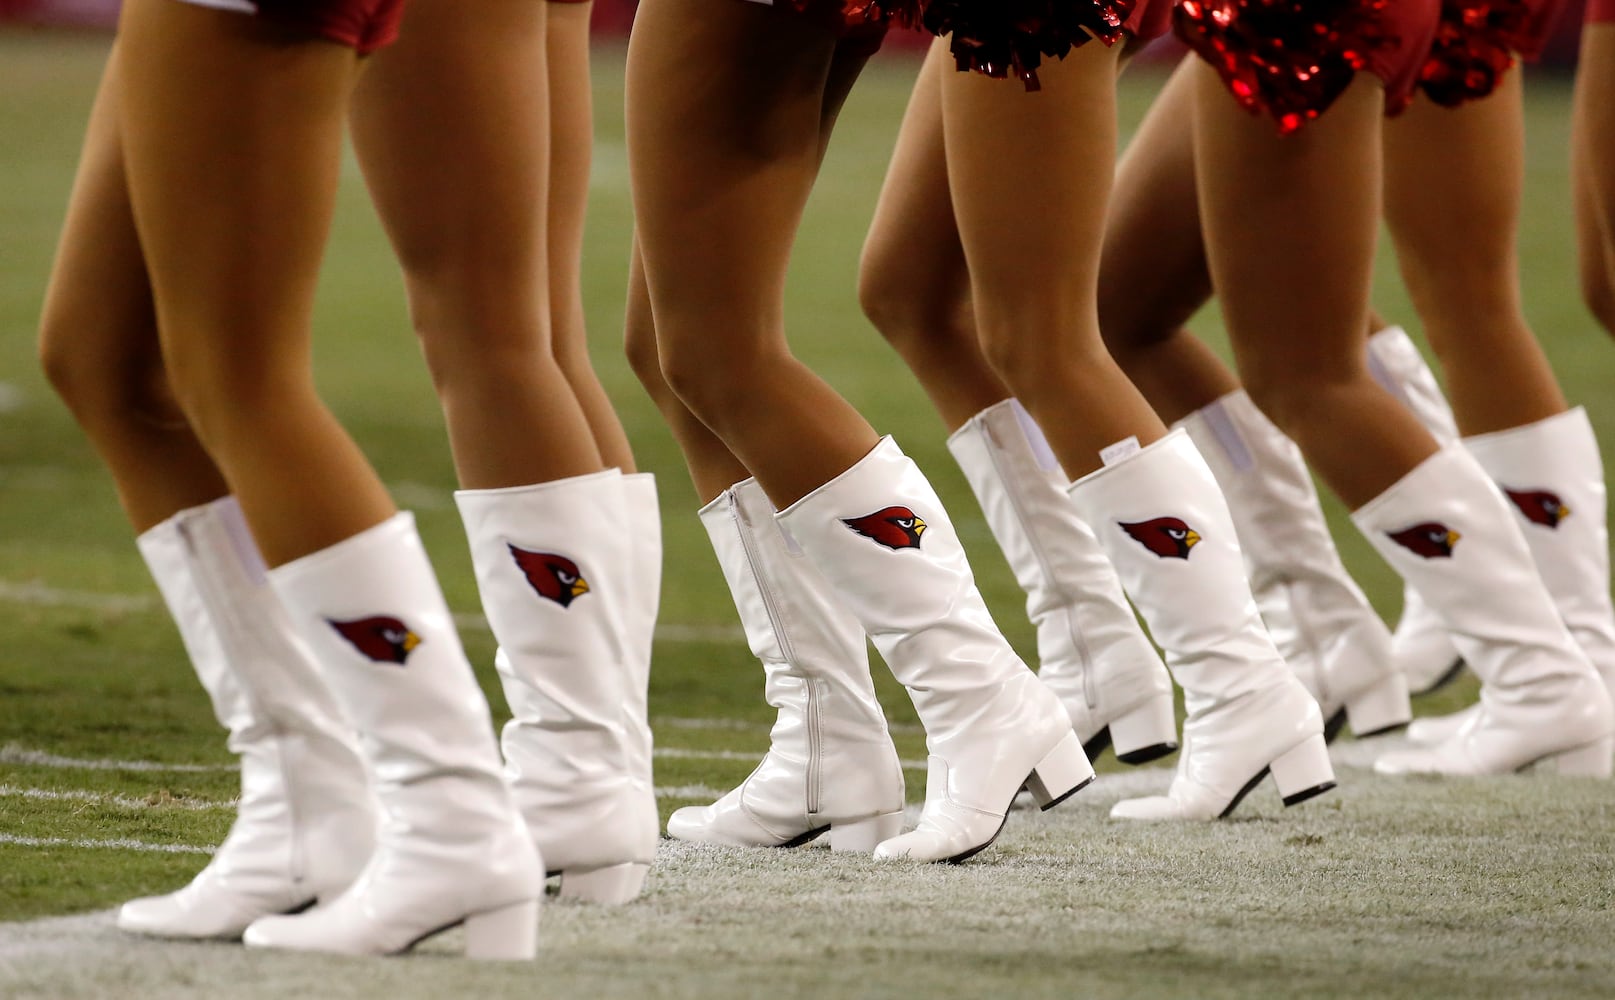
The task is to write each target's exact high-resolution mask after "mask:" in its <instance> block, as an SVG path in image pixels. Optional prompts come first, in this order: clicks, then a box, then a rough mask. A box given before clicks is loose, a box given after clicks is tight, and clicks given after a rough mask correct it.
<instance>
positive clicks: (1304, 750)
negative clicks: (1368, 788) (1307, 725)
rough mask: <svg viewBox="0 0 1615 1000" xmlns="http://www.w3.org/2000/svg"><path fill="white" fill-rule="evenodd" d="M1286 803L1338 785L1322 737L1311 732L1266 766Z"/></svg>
mask: <svg viewBox="0 0 1615 1000" xmlns="http://www.w3.org/2000/svg"><path fill="white" fill-rule="evenodd" d="M1267 768H1268V770H1269V771H1270V772H1271V773H1272V775H1273V783H1274V784H1276V785H1278V786H1279V795H1280V796H1281V797H1282V798H1283V799H1284V804H1285V805H1287V806H1293V805H1295V804H1296V803H1299V802H1305V801H1306V800H1307V799H1310V798H1312V797H1313V796H1314V795H1321V794H1323V793H1324V792H1327V791H1328V790H1329V789H1331V788H1333V787H1335V769H1334V767H1333V765H1331V764H1330V763H1329V748H1328V747H1327V746H1325V745H1324V742H1323V737H1322V736H1321V735H1320V736H1308V737H1307V738H1306V739H1305V740H1303V741H1302V742H1300V743H1298V744H1296V745H1295V746H1293V747H1291V748H1290V749H1288V750H1286V751H1284V753H1283V754H1281V755H1279V757H1278V759H1277V760H1275V761H1273V763H1271V764H1269V765H1268V766H1267Z"/></svg>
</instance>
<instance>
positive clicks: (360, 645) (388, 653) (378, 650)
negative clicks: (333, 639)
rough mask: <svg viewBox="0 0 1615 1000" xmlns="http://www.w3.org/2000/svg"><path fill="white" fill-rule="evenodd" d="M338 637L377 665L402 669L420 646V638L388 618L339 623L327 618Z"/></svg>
mask: <svg viewBox="0 0 1615 1000" xmlns="http://www.w3.org/2000/svg"><path fill="white" fill-rule="evenodd" d="M326 621H327V622H328V623H330V626H331V627H332V628H334V629H336V630H337V634H338V635H340V636H342V638H344V639H346V640H348V641H349V642H351V643H353V648H354V649H357V650H358V651H359V652H361V653H363V654H364V655H365V656H367V657H369V658H370V659H372V660H374V661H376V662H377V663H396V664H398V665H399V666H403V664H404V661H405V660H407V659H409V654H410V652H411V651H412V650H413V649H414V648H415V647H416V646H419V645H420V644H421V637H420V636H418V635H416V634H415V632H414V631H413V630H412V629H411V628H410V627H409V626H408V625H405V624H404V623H403V622H401V621H399V620H398V619H396V618H393V617H391V616H389V615H372V616H371V617H369V618H355V619H353V620H352V621H346V622H339V621H337V620H336V619H335V618H327V619H326Z"/></svg>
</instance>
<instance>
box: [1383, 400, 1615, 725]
mask: <svg viewBox="0 0 1615 1000" xmlns="http://www.w3.org/2000/svg"><path fill="white" fill-rule="evenodd" d="M1464 447H1466V448H1468V449H1469V453H1470V454H1471V455H1474V456H1475V460H1476V461H1478V462H1479V463H1480V465H1481V468H1483V469H1485V470H1486V474H1487V475H1488V476H1490V477H1491V478H1492V481H1493V482H1495V483H1497V484H1498V486H1500V487H1501V488H1502V490H1503V494H1504V495H1505V496H1506V497H1508V499H1509V505H1510V506H1511V507H1512V508H1513V509H1514V512H1515V514H1516V515H1517V517H1518V523H1519V525H1520V528H1521V530H1522V531H1523V532H1524V533H1525V540H1526V543H1527V544H1528V545H1529V546H1530V547H1531V558H1532V561H1533V562H1535V563H1536V568H1537V573H1538V574H1540V575H1541V577H1542V582H1543V584H1544V585H1546V586H1547V588H1548V596H1549V597H1551V598H1553V604H1554V607H1556V608H1558V610H1559V617H1560V618H1562V619H1563V620H1564V623H1565V626H1566V627H1567V628H1569V629H1570V635H1571V637H1572V638H1574V639H1575V640H1576V644H1577V645H1578V646H1580V647H1581V651H1582V652H1584V653H1586V654H1587V658H1588V659H1590V660H1591V661H1592V663H1593V667H1594V668H1595V669H1597V671H1598V674H1599V676H1600V677H1602V678H1603V680H1604V686H1605V688H1607V689H1609V690H1610V691H1611V692H1615V609H1612V607H1611V604H1610V596H1609V530H1608V528H1607V527H1606V526H1605V520H1604V517H1605V511H1606V507H1607V499H1606V495H1605V488H1604V462H1603V458H1602V456H1600V455H1599V453H1598V439H1597V438H1596V437H1594V436H1593V428H1592V424H1591V423H1590V422H1588V420H1587V414H1586V412H1585V411H1584V410H1582V409H1581V408H1580V407H1577V408H1576V409H1574V410H1570V411H1567V412H1565V413H1561V414H1558V415H1556V416H1552V417H1549V418H1547V419H1546V420H1540V421H1537V422H1536V423H1534V424H1527V425H1526V426H1524V427H1515V428H1512V429H1510V430H1506V431H1498V432H1496V433H1493V434H1482V435H1478V436H1476V437H1470V438H1465V439H1464ZM1475 710H1476V709H1473V708H1471V709H1466V710H1465V711H1463V712H1458V713H1455V714H1453V715H1448V716H1441V717H1436V718H1426V719H1420V720H1418V721H1417V722H1415V723H1414V728H1413V729H1411V730H1410V731H1409V734H1408V736H1409V738H1410V739H1412V740H1413V741H1414V742H1419V743H1436V742H1440V741H1441V740H1443V739H1446V738H1447V737H1448V736H1450V735H1452V734H1453V733H1455V732H1456V731H1457V730H1458V727H1459V726H1461V725H1463V723H1464V720H1465V718H1466V717H1467V716H1468V715H1470V714H1472V713H1473V712H1474V711H1475Z"/></svg>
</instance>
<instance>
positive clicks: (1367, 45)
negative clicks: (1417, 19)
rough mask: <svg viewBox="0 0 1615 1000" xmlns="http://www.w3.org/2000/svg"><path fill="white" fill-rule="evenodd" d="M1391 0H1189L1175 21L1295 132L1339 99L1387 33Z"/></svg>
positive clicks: (1241, 91)
mask: <svg viewBox="0 0 1615 1000" xmlns="http://www.w3.org/2000/svg"><path fill="white" fill-rule="evenodd" d="M1387 2H1388V0H1181V2H1180V3H1179V4H1178V6H1177V9H1176V10H1174V11H1173V27H1174V28H1175V29H1176V31H1177V33H1178V37H1180V38H1182V39H1183V41H1184V42H1185V43H1186V44H1188V46H1189V47H1190V48H1191V49H1193V50H1194V51H1195V52H1196V53H1198V54H1199V56H1200V57H1201V58H1202V59H1204V60H1206V62H1208V63H1210V64H1211V65H1212V67H1213V68H1215V69H1216V70H1217V73H1218V74H1219V75H1220V76H1221V77H1222V79H1223V83H1225V84H1227V86H1228V89H1229V90H1230V91H1231V92H1232V93H1233V95H1234V98H1235V100H1237V101H1239V103H1240V104H1241V105H1243V106H1244V107H1246V108H1248V109H1250V110H1251V111H1253V112H1257V113H1266V114H1268V115H1271V116H1272V117H1273V120H1274V121H1275V122H1277V123H1278V126H1279V131H1280V132H1284V133H1289V132H1294V131H1295V130H1296V129H1298V128H1300V127H1301V126H1303V125H1305V124H1306V123H1307V122H1309V121H1312V120H1313V119H1315V118H1317V117H1318V116H1319V115H1321V114H1323V113H1324V111H1326V110H1328V108H1329V106H1330V105H1331V104H1333V103H1334V102H1335V99H1336V98H1338V97H1339V96H1340V95H1341V94H1342V93H1344V92H1345V90H1346V88H1347V87H1349V86H1351V81H1352V77H1353V76H1354V75H1355V74H1356V73H1357V71H1358V70H1360V69H1362V68H1363V67H1364V66H1366V65H1367V64H1368V57H1369V56H1370V55H1371V54H1373V53H1374V52H1376V51H1379V50H1380V49H1383V48H1388V47H1391V46H1394V45H1395V44H1396V38H1395V36H1393V35H1390V34H1388V33H1387V32H1386V27H1385V14H1384V11H1385V6H1386V4H1387Z"/></svg>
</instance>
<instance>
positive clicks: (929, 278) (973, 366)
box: [858, 39, 1009, 431]
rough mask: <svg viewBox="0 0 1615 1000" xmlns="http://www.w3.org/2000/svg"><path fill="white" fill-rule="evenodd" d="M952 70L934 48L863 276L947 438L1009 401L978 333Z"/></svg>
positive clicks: (863, 295)
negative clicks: (946, 109) (958, 198)
mask: <svg viewBox="0 0 1615 1000" xmlns="http://www.w3.org/2000/svg"><path fill="white" fill-rule="evenodd" d="M952 72H954V68H953V65H952V56H950V55H949V54H948V47H947V43H945V42H943V41H941V40H940V39H939V40H937V41H935V42H932V43H931V50H930V52H929V54H927V55H926V57H925V64H924V65H923V66H922V67H921V68H920V75H919V79H918V80H916V81H915V83H914V95H913V96H912V97H911V98H909V103H908V111H907V112H905V113H904V115H903V127H902V130H901V131H900V132H899V133H898V136H897V149H896V151H895V152H894V153H893V154H892V163H891V167H890V168H888V170H887V172H886V182H885V184H884V185H883V186H882V187H881V191H880V203H879V205H878V206H877V207H876V209H875V220H874V222H873V223H872V224H871V225H870V229H869V238H868V239H867V240H865V241H864V254H863V260H862V262H861V264H860V266H859V273H858V298H859V301H860V302H861V303H862V305H863V309H864V315H866V316H868V317H869V320H870V322H872V323H873V324H874V325H875V328H876V329H878V330H879V331H880V332H881V335H882V336H884V337H885V338H886V340H887V342H888V343H890V344H891V345H892V347H893V348H894V349H895V350H896V351H897V353H898V354H899V355H901V356H902V358H903V361H904V362H905V363H906V364H907V365H908V367H909V370H911V371H912V372H913V373H914V375H915V377H916V378H918V379H919V380H920V385H921V386H922V387H923V388H924V389H925V392H926V394H927V395H928V396H929V397H930V399H931V403H932V405H934V406H935V407H936V408H937V412H938V413H939V414H941V416H942V422H943V423H944V424H946V425H947V428H948V430H949V431H954V430H957V429H958V428H959V427H961V426H963V424H964V423H965V422H966V421H967V420H969V419H970V418H971V417H973V416H975V415H976V414H977V413H980V412H981V411H982V410H985V409H986V408H987V407H989V406H992V405H993V404H994V403H997V402H999V401H1001V400H1004V399H1007V398H1008V397H1009V389H1008V387H1006V386H1005V385H1004V383H1003V381H1002V380H1001V379H1000V378H999V377H998V375H997V373H995V372H994V371H993V369H992V366H991V365H990V364H989V363H988V362H987V356H986V355H985V354H983V353H982V349H981V339H980V338H979V337H977V336H976V322H975V315H974V307H973V306H972V304H971V300H970V272H969V270H968V269H967V268H966V266H965V255H964V247H963V246H961V245H960V243H959V228H958V226H957V225H955V223H954V220H953V204H952V200H951V194H950V192H949V190H948V162H947V151H946V149H945V148H944V146H943V139H942V80H943V76H944V75H945V74H948V73H952Z"/></svg>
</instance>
